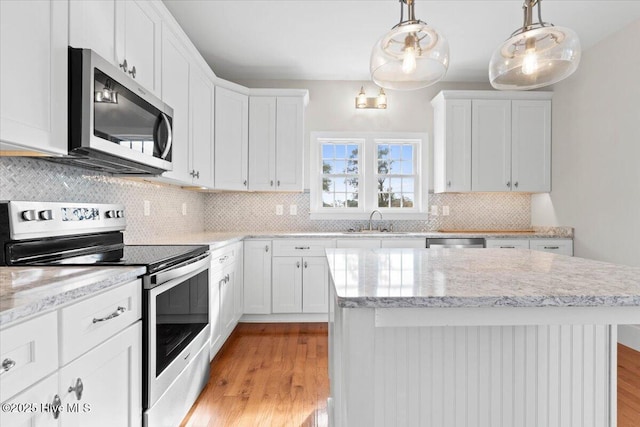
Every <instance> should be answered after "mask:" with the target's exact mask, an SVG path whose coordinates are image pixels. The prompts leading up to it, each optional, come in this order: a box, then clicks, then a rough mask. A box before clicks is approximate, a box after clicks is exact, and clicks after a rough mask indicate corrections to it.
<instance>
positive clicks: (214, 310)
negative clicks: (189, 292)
mask: <svg viewBox="0 0 640 427" xmlns="http://www.w3.org/2000/svg"><path fill="white" fill-rule="evenodd" d="M223 278H224V275H223V274H222V272H221V271H220V270H214V269H213V268H211V269H209V325H210V328H209V329H210V330H211V341H210V345H211V352H210V353H209V354H210V357H211V360H213V358H214V356H215V352H217V351H218V348H219V347H220V346H221V345H222V344H221V342H220V340H221V339H222V319H221V314H220V308H221V303H220V302H221V301H220V288H221V287H222V279H223Z"/></svg>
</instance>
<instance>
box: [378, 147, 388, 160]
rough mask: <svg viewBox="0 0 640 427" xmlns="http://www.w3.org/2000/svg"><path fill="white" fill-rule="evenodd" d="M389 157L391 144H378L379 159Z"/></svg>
mask: <svg viewBox="0 0 640 427" xmlns="http://www.w3.org/2000/svg"><path fill="white" fill-rule="evenodd" d="M388 157H389V146H388V145H378V159H386V158H388Z"/></svg>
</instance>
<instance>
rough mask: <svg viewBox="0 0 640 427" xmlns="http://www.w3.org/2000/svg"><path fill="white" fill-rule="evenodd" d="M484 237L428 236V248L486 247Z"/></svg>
mask: <svg viewBox="0 0 640 427" xmlns="http://www.w3.org/2000/svg"><path fill="white" fill-rule="evenodd" d="M484 247H485V243H484V238H483V237H475V238H471V239H465V238H456V237H454V238H446V239H443V238H427V248H484Z"/></svg>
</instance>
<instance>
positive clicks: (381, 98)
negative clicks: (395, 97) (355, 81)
mask: <svg viewBox="0 0 640 427" xmlns="http://www.w3.org/2000/svg"><path fill="white" fill-rule="evenodd" d="M356 108H358V109H364V108H373V109H378V110H384V109H386V108H387V94H386V93H384V89H382V88H380V93H379V94H378V96H376V97H372V98H367V94H366V93H365V92H364V86H362V87H361V88H360V93H359V94H358V96H356Z"/></svg>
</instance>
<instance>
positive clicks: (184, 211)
mask: <svg viewBox="0 0 640 427" xmlns="http://www.w3.org/2000/svg"><path fill="white" fill-rule="evenodd" d="M186 214H187V204H186V203H183V204H182V215H186Z"/></svg>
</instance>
